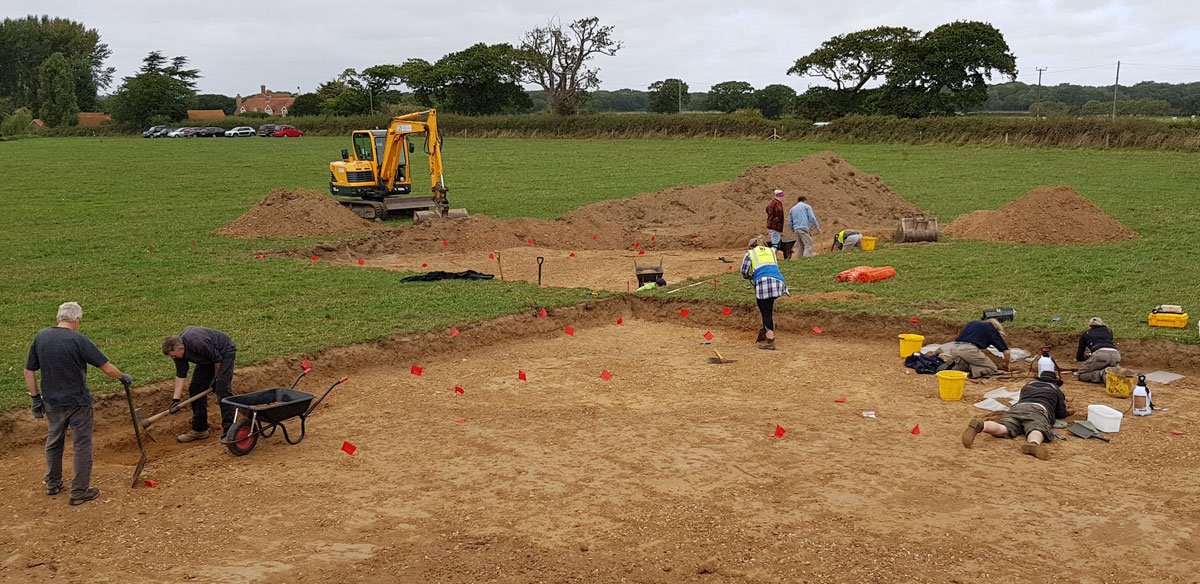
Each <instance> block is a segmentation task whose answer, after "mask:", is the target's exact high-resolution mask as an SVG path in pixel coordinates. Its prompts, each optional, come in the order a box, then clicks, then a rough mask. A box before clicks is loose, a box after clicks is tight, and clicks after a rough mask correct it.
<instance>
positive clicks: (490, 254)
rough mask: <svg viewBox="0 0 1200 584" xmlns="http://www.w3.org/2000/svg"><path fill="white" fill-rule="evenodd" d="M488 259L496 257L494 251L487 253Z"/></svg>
mask: <svg viewBox="0 0 1200 584" xmlns="http://www.w3.org/2000/svg"><path fill="white" fill-rule="evenodd" d="M488 259H489V260H494V259H496V254H494V253H489V254H488Z"/></svg>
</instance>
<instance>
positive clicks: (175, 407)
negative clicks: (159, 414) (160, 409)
mask: <svg viewBox="0 0 1200 584" xmlns="http://www.w3.org/2000/svg"><path fill="white" fill-rule="evenodd" d="M168 411H170V412H171V413H172V414H178V413H179V400H177V399H173V400H171V407H170V408H169V409H168Z"/></svg>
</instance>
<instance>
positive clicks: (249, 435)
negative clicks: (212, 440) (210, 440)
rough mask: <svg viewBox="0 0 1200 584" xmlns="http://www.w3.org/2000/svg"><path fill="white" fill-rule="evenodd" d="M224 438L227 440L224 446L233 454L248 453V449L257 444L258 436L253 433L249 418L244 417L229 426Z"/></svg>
mask: <svg viewBox="0 0 1200 584" xmlns="http://www.w3.org/2000/svg"><path fill="white" fill-rule="evenodd" d="M225 440H226V441H227V443H226V444H225V447H226V448H228V449H229V452H231V453H232V454H233V455H234V456H245V455H247V454H250V451H251V450H254V447H255V446H256V445H258V436H257V435H255V433H254V428H253V427H252V426H251V425H250V420H245V419H242V420H238V421H237V422H235V423H234V424H233V425H232V426H230V427H229V432H227V433H226V434H225Z"/></svg>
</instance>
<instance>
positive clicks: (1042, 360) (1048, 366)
mask: <svg viewBox="0 0 1200 584" xmlns="http://www.w3.org/2000/svg"><path fill="white" fill-rule="evenodd" d="M1046 371H1053V372H1054V373H1058V368H1057V367H1055V366H1054V359H1051V358H1050V347H1042V356H1041V357H1038V360H1037V375H1038V377H1041V376H1042V373H1043V372H1046Z"/></svg>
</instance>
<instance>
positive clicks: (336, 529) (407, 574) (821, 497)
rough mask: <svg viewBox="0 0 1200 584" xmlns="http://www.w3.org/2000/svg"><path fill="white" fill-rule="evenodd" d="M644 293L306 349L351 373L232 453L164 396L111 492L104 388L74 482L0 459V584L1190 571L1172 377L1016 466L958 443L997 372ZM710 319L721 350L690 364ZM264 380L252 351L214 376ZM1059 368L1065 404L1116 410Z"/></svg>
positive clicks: (1179, 385) (1173, 575)
mask: <svg viewBox="0 0 1200 584" xmlns="http://www.w3.org/2000/svg"><path fill="white" fill-rule="evenodd" d="M648 306H649V305H639V304H633V305H630V304H625V303H622V302H612V303H599V304H596V305H595V308H592V309H568V310H563V311H558V312H557V314H552V315H551V318H548V319H536V318H534V317H531V316H518V317H511V318H508V319H501V320H500V321H497V322H495V323H486V324H483V325H472V326H464V327H463V328H462V333H461V335H460V336H458V337H457V338H453V339H452V338H450V337H449V335H448V334H445V333H438V335H437V337H436V338H435V337H432V336H431V337H413V338H406V339H399V340H395V341H393V342H389V343H384V344H380V345H375V346H368V347H351V348H345V349H338V350H331V351H329V352H327V353H325V354H323V355H321V358H320V359H318V360H317V361H316V364H317V370H316V371H315V372H314V375H313V378H314V381H312V382H309V383H308V384H307V385H306V387H307V388H309V389H310V390H311V389H316V388H317V386H318V385H320V383H318V381H317V380H319V381H321V382H323V381H325V380H329V379H332V378H335V377H337V376H339V375H342V374H349V375H350V376H351V380H350V382H348V383H347V384H346V385H345V386H344V388H339V389H338V390H335V393H334V394H333V395H332V396H331V397H330V399H329V401H328V403H327V405H323V406H321V408H322V409H321V410H320V411H318V412H316V413H315V414H314V415H313V417H312V419H311V425H310V427H309V431H310V433H309V436H308V438H307V439H306V440H305V441H304V442H303V443H301V444H300V445H297V446H288V445H286V444H283V443H282V440H280V439H279V438H278V437H276V438H274V439H271V440H268V441H266V442H265V443H262V444H260V445H259V447H258V449H257V450H255V451H254V452H253V453H251V454H250V455H249V456H247V457H245V458H235V457H233V456H231V455H229V454H228V453H227V452H226V451H225V450H224V449H223V448H221V447H219V446H218V445H217V444H216V443H215V440H212V439H210V440H209V441H208V442H207V443H206V444H202V445H198V446H181V445H178V444H175V443H174V442H173V441H170V437H171V436H172V435H173V434H175V433H178V432H179V431H182V430H183V429H184V427H185V425H186V416H182V415H181V416H179V417H177V418H170V419H169V422H168V423H166V424H164V425H163V426H161V427H156V428H155V433H156V434H157V435H159V439H160V441H159V442H157V443H154V444H153V445H152V446H151V458H152V462H151V463H150V465H149V466H148V467H147V471H146V474H145V477H146V478H150V479H153V480H156V481H158V482H159V484H158V486H157V487H156V488H152V489H148V488H144V487H139V488H138V489H136V490H130V489H128V485H127V483H126V481H127V479H128V476H129V473H130V472H131V470H132V464H133V463H134V462H135V461H136V454H135V452H136V451H135V449H134V448H133V445H132V439H131V436H130V432H129V430H128V426H127V424H128V422H127V420H126V421H125V422H124V424H125V425H122V423H121V419H120V410H119V408H118V407H117V406H120V405H121V403H120V402H115V401H113V400H105V402H104V403H103V405H102V407H101V411H99V412H98V413H97V416H98V420H99V421H98V423H99V430H98V435H97V452H98V454H97V467H96V475H95V483H96V485H97V486H99V487H100V488H101V489H102V490H103V491H104V495H103V496H102V497H101V498H100V499H99V500H98V501H95V502H92V503H88V504H87V505H84V506H81V507H78V508H72V507H69V506H67V504H66V499H65V496H64V495H60V496H59V497H58V498H54V499H50V498H47V497H45V496H44V495H43V494H42V493H41V490H40V489H41V487H40V484H39V480H40V477H41V473H42V472H43V467H42V457H41V449H40V448H39V447H38V446H37V445H26V446H19V447H16V448H14V449H10V450H7V451H6V452H5V454H4V455H3V457H2V458H0V481H2V483H0V484H4V485H5V489H4V494H5V496H4V497H3V500H2V501H0V511H2V512H3V514H4V517H5V524H6V528H5V530H4V531H3V533H2V534H0V549H3V550H4V553H3V555H2V556H0V580H6V581H29V580H35V579H36V580H39V581H63V582H68V581H91V582H107V581H112V582H116V581H120V582H151V581H187V582H343V581H412V582H418V581H453V582H478V581H503V582H513V581H517V582H533V581H567V580H573V581H619V580H622V579H627V580H632V581H655V582H658V581H661V582H680V581H696V580H722V581H735V580H736V581H753V582H793V581H812V582H847V581H851V582H867V581H871V582H921V581H928V582H950V581H960V582H967V581H980V580H983V579H985V578H987V579H993V578H1000V579H1005V580H1017V579H1019V580H1021V581H1028V582H1042V581H1046V582H1048V581H1051V580H1054V581H1081V582H1082V581H1087V582H1097V581H1109V582H1133V581H1145V582H1193V581H1195V576H1194V574H1195V573H1196V572H1197V569H1198V568H1200V560H1198V558H1200V536H1198V535H1197V534H1196V533H1195V532H1194V526H1195V525H1197V524H1200V500H1198V499H1197V497H1196V492H1195V480H1194V474H1195V469H1196V467H1197V461H1196V454H1195V451H1196V445H1197V436H1198V434H1197V433H1196V432H1195V431H1194V429H1193V427H1191V426H1189V424H1188V422H1194V421H1195V416H1194V414H1193V412H1194V411H1195V410H1196V408H1197V406H1198V405H1200V399H1197V398H1196V396H1195V390H1196V389H1197V383H1196V382H1195V380H1194V379H1195V378H1194V375H1195V373H1196V372H1194V371H1180V372H1181V373H1187V374H1189V375H1191V376H1192V377H1188V378H1186V379H1184V380H1183V381H1181V382H1176V383H1175V384H1172V385H1170V386H1166V387H1161V388H1156V393H1155V397H1156V401H1158V402H1159V403H1160V404H1161V405H1163V406H1167V407H1169V408H1170V411H1168V412H1159V413H1156V414H1155V415H1153V416H1151V417H1149V418H1138V419H1130V418H1126V420H1125V422H1124V424H1123V426H1122V431H1121V432H1120V433H1119V434H1116V435H1113V436H1112V438H1113V441H1112V443H1110V444H1103V443H1100V442H1097V441H1089V442H1083V441H1081V440H1077V439H1071V440H1069V441H1067V442H1065V443H1057V444H1054V445H1053V446H1052V448H1053V459H1052V460H1051V461H1050V462H1041V461H1037V460H1035V459H1033V458H1031V457H1028V456H1022V455H1020V454H1019V453H1018V452H1017V443H1015V442H1012V441H1001V440H993V439H990V438H988V437H983V436H981V437H980V438H979V439H978V440H977V444H976V447H975V448H974V449H972V450H967V449H964V448H963V447H962V446H961V445H960V444H959V434H960V432H961V430H962V428H963V426H964V424H965V422H966V420H967V419H968V418H970V417H971V416H973V415H978V414H979V413H981V411H979V410H975V409H974V408H972V407H971V405H970V403H971V402H972V401H974V400H975V399H978V398H979V396H980V395H982V394H983V393H984V392H986V391H987V390H990V389H993V388H995V387H997V386H999V385H1001V384H999V383H985V384H970V385H968V388H967V399H966V400H964V401H963V402H942V401H941V400H939V399H938V398H937V396H936V390H935V382H934V380H933V379H932V377H930V376H918V375H914V374H909V373H906V372H905V370H904V369H903V368H902V367H901V365H900V363H899V359H898V358H897V356H896V342H895V340H894V334H893V333H892V332H891V329H892V328H894V326H895V325H881V326H878V327H876V328H875V329H874V332H872V329H869V328H864V327H862V326H854V325H853V324H852V323H855V322H857V321H855V320H853V319H844V320H839V319H834V318H830V319H819V318H817V317H808V316H795V315H793V316H789V317H788V318H787V319H786V320H784V324H783V325H781V336H780V338H781V340H780V350H779V351H775V352H767V351H759V350H756V349H753V348H752V343H751V341H752V340H753V339H752V332H751V331H752V326H753V318H754V315H753V313H751V312H749V311H748V310H745V309H740V308H739V309H736V310H735V311H734V313H733V316H731V317H728V318H726V317H722V316H720V314H719V307H714V306H705V305H690V306H691V314H690V316H689V317H688V318H687V319H684V318H680V317H679V316H678V310H679V307H680V306H688V305H672V304H667V305H662V306H660V307H658V308H648ZM618 316H623V317H624V318H625V320H624V324H622V325H616V324H615V319H616V317H618ZM724 323H727V324H729V325H736V326H737V327H738V328H736V329H735V328H725V327H724V326H720V325H722V324H724ZM564 324H572V325H573V326H574V327H575V328H576V333H575V336H574V337H570V336H567V335H565V334H564V333H563V332H562V328H561V327H562V326H563V325H564ZM814 325H815V326H821V327H822V328H824V329H825V330H826V331H827V332H826V334H822V335H819V336H818V335H814V334H812V333H811V332H808V329H809V328H810V327H811V326H814ZM926 326H934V325H925V324H922V325H919V327H926ZM706 330H712V331H713V332H714V334H715V335H716V338H715V340H714V345H715V346H716V347H717V348H719V349H720V350H721V351H722V353H723V354H724V355H725V356H726V357H727V358H733V359H736V360H737V362H735V363H731V364H726V365H707V364H704V359H705V357H707V356H708V355H710V354H711V347H710V346H708V345H704V344H702V341H703V338H702V335H703V333H704V332H705V331H706ZM932 330H933V329H929V330H926V329H923V328H919V330H918V332H925V333H926V334H927V335H931V339H930V340H937V339H935V338H933V337H932ZM506 338H507V340H506ZM414 347H424V349H414ZM416 354H422V355H424V356H422V357H419V358H415V362H414V357H413V355H416ZM1129 361H1130V363H1129V364H1130V365H1133V366H1137V363H1136V362H1133V361H1132V360H1129ZM371 363H374V365H371ZM413 364H418V365H420V366H422V367H423V368H424V373H423V375H422V376H420V377H417V376H414V375H412V374H411V373H410V367H411V366H412V365H413ZM518 369H521V370H523V371H525V372H526V374H527V376H528V381H525V382H521V381H518V380H517V370H518ZM602 370H608V371H610V372H612V374H613V375H614V378H613V379H612V381H608V382H605V381H603V380H601V379H600V373H601V371H602ZM289 377H290V373H289V372H288V371H286V370H285V369H284V368H283V365H282V364H280V365H277V366H273V367H268V368H258V369H251V370H248V371H246V372H245V373H244V374H240V375H239V377H238V385H237V386H236V387H237V389H238V390H239V391H246V390H249V389H254V388H257V386H261V385H262V384H263V383H265V382H266V381H265V380H267V379H278V380H279V381H283V380H284V379H286V378H289ZM289 381H290V379H289ZM456 385H458V386H462V387H463V388H464V392H465V393H464V394H462V395H457V394H456V393H455V392H454V391H453V388H454V386H456ZM1007 385H1008V387H1010V388H1012V389H1015V387H1014V384H1012V383H1008V384H1007ZM247 386H250V387H247ZM1064 390H1065V391H1066V392H1067V394H1068V397H1070V398H1072V409H1074V410H1076V411H1084V410H1086V405H1087V404H1088V403H1109V404H1112V405H1114V406H1115V407H1119V408H1120V409H1124V408H1125V407H1126V406H1127V402H1120V401H1119V400H1113V399H1109V398H1107V397H1105V396H1104V395H1103V392H1102V390H1101V389H1098V388H1097V387H1095V386H1087V385H1085V384H1080V383H1075V382H1069V383H1068V384H1067V385H1066V386H1065V387H1064ZM839 396H845V397H846V403H844V404H839V403H835V402H834V399H835V398H837V397H839ZM972 398H974V399H972ZM141 399H142V401H145V402H146V403H152V402H153V400H152V399H150V398H148V397H145V396H143V398H141ZM151 409H152V408H151ZM214 409H215V408H214ZM862 410H874V411H876V412H878V416H879V418H878V419H877V420H873V421H872V420H866V419H863V418H861V417H859V416H857V415H856V413H857V412H859V411H862ZM459 419H462V420H464V421H462V422H457V421H456V420H459ZM776 424H780V425H782V426H783V427H785V428H786V430H787V433H786V435H785V436H784V437H783V438H782V439H778V440H777V439H775V438H772V437H771V433H772V431H773V430H774V428H775V425H776ZM916 424H919V425H920V429H921V434H920V435H919V436H914V435H912V434H911V433H910V429H911V428H912V427H913V426H914V425H916ZM33 428H34V427H33V426H32V424H23V425H19V426H18V429H23V430H26V431H32V430H33ZM1171 430H1181V431H1183V432H1184V434H1183V435H1181V436H1174V435H1172V434H1171V433H1170V431H1171ZM344 440H348V441H350V442H352V443H354V444H355V445H356V446H357V447H358V451H357V453H356V454H354V455H353V456H348V455H346V454H345V453H343V452H342V451H341V450H339V448H340V446H341V445H342V442H343V441H344ZM996 532H999V533H1003V534H1004V535H1003V536H1001V537H995V536H992V535H989V534H992V533H996ZM1026 537H1032V538H1035V539H1036V541H1037V543H1036V545H1033V546H1031V545H1030V544H1028V543H1025V542H1024V541H1023V540H1024V539H1025V538H1026Z"/></svg>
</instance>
